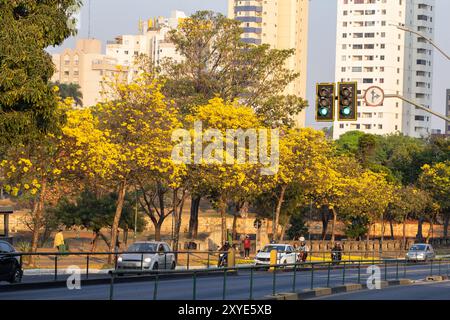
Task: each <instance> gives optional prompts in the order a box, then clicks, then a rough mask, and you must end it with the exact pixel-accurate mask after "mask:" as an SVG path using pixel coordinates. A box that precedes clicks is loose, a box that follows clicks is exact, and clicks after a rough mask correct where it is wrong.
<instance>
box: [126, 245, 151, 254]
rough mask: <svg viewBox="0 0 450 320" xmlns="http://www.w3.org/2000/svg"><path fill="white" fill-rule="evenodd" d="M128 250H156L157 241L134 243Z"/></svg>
mask: <svg viewBox="0 0 450 320" xmlns="http://www.w3.org/2000/svg"><path fill="white" fill-rule="evenodd" d="M128 252H156V243H134V244H132V245H131V246H129V247H128Z"/></svg>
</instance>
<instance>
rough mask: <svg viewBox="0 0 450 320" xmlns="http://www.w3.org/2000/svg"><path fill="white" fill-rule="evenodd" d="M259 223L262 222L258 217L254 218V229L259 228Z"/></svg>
mask: <svg viewBox="0 0 450 320" xmlns="http://www.w3.org/2000/svg"><path fill="white" fill-rule="evenodd" d="M261 224H262V222H261V220H259V219H256V220H255V222H253V226H254V227H255V228H256V229H259V228H261Z"/></svg>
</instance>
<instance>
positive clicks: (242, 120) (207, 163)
mask: <svg viewBox="0 0 450 320" xmlns="http://www.w3.org/2000/svg"><path fill="white" fill-rule="evenodd" d="M194 110H195V111H194V112H193V114H192V115H189V116H187V117H186V123H187V124H191V125H193V124H194V122H196V123H201V125H202V129H203V131H201V132H198V131H197V132H194V131H195V130H194V129H192V131H191V135H192V137H193V138H194V139H193V140H194V143H196V142H195V141H197V140H196V139H200V142H199V145H200V148H201V151H200V152H201V154H200V157H201V159H200V160H199V162H198V163H193V164H191V165H189V166H188V168H189V181H190V183H189V185H188V188H189V190H190V191H191V192H195V190H198V189H202V190H208V194H209V197H210V199H211V200H212V201H213V204H214V206H215V207H216V208H217V209H218V211H219V212H220V215H221V218H222V228H221V229H222V241H225V240H226V239H227V233H226V231H227V224H226V213H227V208H228V203H229V202H234V203H235V204H236V203H241V204H243V203H245V202H246V201H248V200H249V199H250V198H251V197H253V196H254V195H255V194H258V193H259V192H261V190H263V189H264V188H265V186H266V182H267V181H268V180H267V179H266V178H265V176H264V175H261V165H260V164H258V162H257V161H256V162H254V161H250V153H252V152H255V151H256V150H254V149H251V148H248V146H249V144H248V143H249V141H248V140H246V141H247V143H246V144H245V145H243V144H242V143H241V144H239V140H238V139H237V138H236V139H235V136H231V135H227V130H242V132H241V133H242V134H243V135H245V134H247V133H251V132H252V131H247V130H255V132H257V130H258V129H263V127H262V126H261V124H260V121H259V119H258V117H257V116H256V115H255V112H254V111H253V110H252V108H250V107H246V106H242V105H239V104H238V103H237V102H234V103H231V102H225V101H224V100H222V99H220V98H214V99H211V100H210V101H209V103H208V104H206V105H201V106H197V107H196V108H195V109H194ZM208 129H212V130H215V131H209V133H208ZM229 132H230V131H228V133H229ZM198 134H202V135H203V137H202V138H199V137H198ZM212 145H214V146H216V147H218V148H216V149H215V150H216V151H212V152H209V151H210V150H211V149H209V148H210V147H211V146H212ZM227 145H228V146H232V147H231V148H230V147H227ZM240 148H243V149H244V151H243V152H244V153H245V157H246V161H238V151H239V150H241V149H240ZM235 152H236V153H235ZM254 156H255V154H254V153H253V155H252V157H253V158H252V159H254ZM194 158H195V150H194ZM191 160H195V159H191Z"/></svg>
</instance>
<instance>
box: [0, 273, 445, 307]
mask: <svg viewBox="0 0 450 320" xmlns="http://www.w3.org/2000/svg"><path fill="white" fill-rule="evenodd" d="M433 268H434V271H433V273H434V274H437V273H438V269H437V266H434V267H433ZM397 270H398V278H408V279H412V280H421V279H424V278H425V277H426V276H428V275H430V273H431V269H430V266H429V265H409V266H408V267H407V270H406V274H405V273H404V269H403V267H402V266H400V267H399V269H397V266H396V265H393V266H390V267H388V268H387V270H386V271H387V273H385V269H384V266H381V268H380V272H381V280H384V279H385V278H387V279H388V280H393V279H396V278H397ZM447 272H448V269H447V266H446V265H443V266H441V274H446V273H447ZM385 274H386V275H387V277H385ZM311 275H312V273H311V271H299V272H297V273H296V281H295V286H296V288H295V290H296V291H301V290H303V289H309V288H310V287H311V282H312V283H313V286H314V287H315V288H317V287H326V286H327V282H328V280H327V279H328V271H327V270H316V271H315V272H314V275H313V277H311ZM359 276H360V282H361V283H365V282H366V279H367V277H368V276H369V274H367V273H366V268H365V267H361V270H360V274H359ZM250 279H251V277H250V272H249V271H240V272H239V274H238V275H230V276H228V277H227V279H226V286H225V298H226V299H233V300H241V299H242V300H248V299H249V298H250V283H251V281H250ZM293 280H294V274H293V272H277V273H276V277H275V291H276V293H281V292H291V291H292V290H293V283H294V281H293ZM343 282H345V283H357V282H358V270H357V269H348V268H347V269H346V270H345V273H344V270H343V269H342V268H339V269H333V270H331V271H330V280H329V285H330V286H338V285H341V284H342V283H343ZM81 286H82V287H81V289H80V290H68V289H67V288H51V289H39V290H26V291H25V290H23V291H8V292H1V290H0V300H6V299H15V300H60V299H61V300H65V299H69V300H77V299H81V300H102V299H109V293H110V286H109V285H106V284H105V285H86V286H84V285H83V281H82V283H81ZM273 287H274V276H273V273H270V272H265V271H255V272H254V276H253V296H252V297H253V299H261V298H263V297H264V296H266V295H270V294H272V293H273ZM154 290H155V282H154V281H153V280H150V281H145V282H144V281H143V282H132V283H119V284H116V285H114V299H118V300H127V299H132V300H151V299H153V296H154ZM156 290H157V299H164V300H190V299H193V291H194V290H193V279H192V278H180V279H167V280H160V281H159V282H158V286H157V289H156ZM223 292H224V277H223V276H210V277H205V278H201V277H199V278H197V282H196V299H199V300H201V299H205V300H221V299H222V298H223Z"/></svg>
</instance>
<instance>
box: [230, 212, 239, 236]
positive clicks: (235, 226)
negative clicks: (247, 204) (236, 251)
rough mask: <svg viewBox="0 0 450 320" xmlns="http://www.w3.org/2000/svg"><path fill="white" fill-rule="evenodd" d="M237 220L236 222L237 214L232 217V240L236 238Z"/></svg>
mask: <svg viewBox="0 0 450 320" xmlns="http://www.w3.org/2000/svg"><path fill="white" fill-rule="evenodd" d="M237 220H238V213H236V214H234V216H233V227H232V229H231V230H232V233H233V240H234V239H236V237H237Z"/></svg>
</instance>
